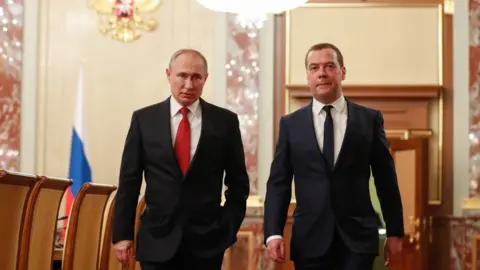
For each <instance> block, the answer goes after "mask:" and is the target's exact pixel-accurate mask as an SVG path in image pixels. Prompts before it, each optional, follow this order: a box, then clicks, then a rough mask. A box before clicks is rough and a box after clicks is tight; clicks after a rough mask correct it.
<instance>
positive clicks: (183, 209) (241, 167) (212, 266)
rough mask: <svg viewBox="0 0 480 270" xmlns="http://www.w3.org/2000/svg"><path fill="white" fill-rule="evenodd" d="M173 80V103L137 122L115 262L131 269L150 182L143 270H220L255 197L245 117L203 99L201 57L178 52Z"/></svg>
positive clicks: (141, 239)
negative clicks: (142, 190) (137, 215)
mask: <svg viewBox="0 0 480 270" xmlns="http://www.w3.org/2000/svg"><path fill="white" fill-rule="evenodd" d="M166 74H167V78H168V82H169V83H170V90H171V97H169V98H167V99H166V100H164V101H162V102H160V103H157V104H154V105H151V106H148V107H145V108H142V109H139V110H137V111H135V112H134V113H133V115H132V120H131V124H130V129H129V131H128V134H127V138H126V141H125V147H124V150H123V156H122V163H121V168H120V179H119V187H118V191H117V196H116V200H115V209H114V222H113V236H112V238H113V239H112V241H113V243H114V249H115V255H116V257H117V259H118V260H119V261H120V262H122V264H124V265H126V264H128V263H131V260H132V253H133V245H134V243H133V239H134V231H135V230H134V227H135V210H136V207H137V202H138V197H139V193H140V186H141V184H142V178H143V176H144V177H145V182H146V189H145V202H146V208H145V211H144V212H143V214H142V216H141V218H140V219H141V222H140V227H139V231H138V234H137V243H136V245H137V249H136V257H135V259H136V260H137V261H139V262H140V265H141V268H142V270H191V269H209V270H220V269H221V266H222V261H223V255H224V252H225V250H226V249H227V248H228V247H230V246H231V245H232V244H233V243H234V242H235V241H236V239H237V238H236V235H237V232H238V230H239V228H240V226H241V224H242V221H243V219H244V217H245V211H246V201H247V198H248V194H249V191H250V190H249V180H248V175H247V170H246V167H245V156H244V150H243V143H242V138H241V134H240V127H239V122H238V117H237V115H236V114H235V113H233V112H231V111H229V110H227V109H224V108H220V107H217V106H215V105H213V104H210V103H207V102H206V101H204V100H203V99H201V98H200V96H201V95H202V91H203V86H204V84H205V81H206V80H207V77H208V65H207V60H206V59H205V57H204V56H203V55H202V54H201V53H200V52H199V51H196V50H193V49H181V50H178V51H177V52H175V53H174V54H173V56H172V57H171V60H170V64H169V67H168V69H167V70H166ZM223 184H225V185H226V186H227V188H228V189H227V191H226V192H225V204H224V205H223V206H221V192H222V187H223Z"/></svg>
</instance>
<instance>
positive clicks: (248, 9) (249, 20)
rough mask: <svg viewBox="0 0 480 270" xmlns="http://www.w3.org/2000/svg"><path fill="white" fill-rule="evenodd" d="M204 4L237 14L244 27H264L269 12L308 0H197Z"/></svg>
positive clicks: (272, 12) (275, 11) (298, 4)
mask: <svg viewBox="0 0 480 270" xmlns="http://www.w3.org/2000/svg"><path fill="white" fill-rule="evenodd" d="M197 2H198V3H200V4H201V5H202V6H204V7H206V8H208V9H210V10H213V11H217V12H228V13H234V14H236V15H237V21H238V23H239V24H240V25H241V26H242V27H244V28H250V29H259V28H262V27H263V24H264V22H265V20H266V19H267V14H276V13H281V12H284V11H287V10H292V9H295V8H297V7H300V6H302V5H303V4H305V3H306V2H307V0H275V1H269V0H197Z"/></svg>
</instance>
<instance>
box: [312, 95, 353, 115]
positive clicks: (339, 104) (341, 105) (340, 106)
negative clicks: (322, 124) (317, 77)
mask: <svg viewBox="0 0 480 270" xmlns="http://www.w3.org/2000/svg"><path fill="white" fill-rule="evenodd" d="M346 103H347V102H346V100H345V97H344V96H343V95H341V96H340V97H339V98H338V99H337V100H335V101H334V102H333V103H332V104H323V103H321V102H320V101H318V100H316V99H315V98H314V99H313V106H312V110H313V112H314V113H315V114H317V115H318V114H320V112H322V110H323V107H325V106H326V105H332V106H333V108H335V110H336V111H337V112H343V111H344V110H345V105H346Z"/></svg>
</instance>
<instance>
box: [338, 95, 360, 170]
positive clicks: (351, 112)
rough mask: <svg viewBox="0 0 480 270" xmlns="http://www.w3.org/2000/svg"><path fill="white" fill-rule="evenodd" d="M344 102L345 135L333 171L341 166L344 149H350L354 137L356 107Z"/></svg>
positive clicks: (347, 101)
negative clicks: (345, 117) (345, 116)
mask: <svg viewBox="0 0 480 270" xmlns="http://www.w3.org/2000/svg"><path fill="white" fill-rule="evenodd" d="M345 101H346V106H347V127H346V128H345V135H344V136H343V142H342V146H341V147H340V152H339V153H338V157H337V162H335V166H334V170H335V169H336V168H338V167H340V166H339V165H341V162H342V161H343V160H344V159H345V149H348V148H350V147H352V145H351V142H352V138H353V137H354V136H355V123H356V122H357V120H356V116H357V112H356V107H355V104H353V103H351V102H350V101H349V100H348V99H346V98H345Z"/></svg>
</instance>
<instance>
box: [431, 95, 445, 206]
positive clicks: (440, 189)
mask: <svg viewBox="0 0 480 270" xmlns="http://www.w3.org/2000/svg"><path fill="white" fill-rule="evenodd" d="M443 91H444V90H443V88H441V89H440V91H439V98H438V139H437V140H438V141H437V147H438V149H437V151H438V163H437V170H438V171H437V176H438V182H437V185H438V186H437V192H438V194H437V198H438V199H436V200H428V204H429V205H441V204H442V200H443V196H442V193H443V98H444V97H443V96H444V93H443Z"/></svg>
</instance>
